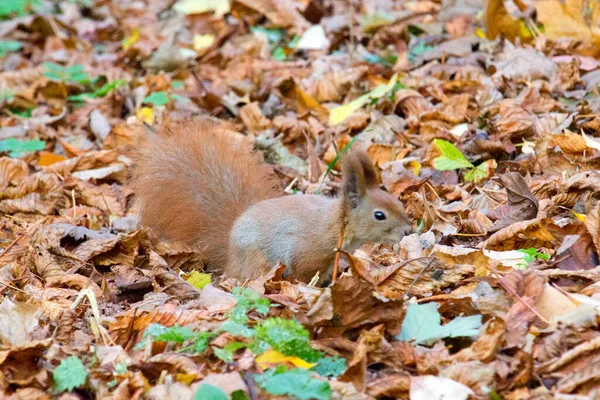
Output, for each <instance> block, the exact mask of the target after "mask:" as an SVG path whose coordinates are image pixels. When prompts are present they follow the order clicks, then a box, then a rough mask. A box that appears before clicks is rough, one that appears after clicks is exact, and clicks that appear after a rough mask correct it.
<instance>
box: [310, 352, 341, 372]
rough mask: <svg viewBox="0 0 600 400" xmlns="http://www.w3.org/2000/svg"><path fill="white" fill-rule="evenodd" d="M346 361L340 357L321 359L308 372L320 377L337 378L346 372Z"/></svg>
mask: <svg viewBox="0 0 600 400" xmlns="http://www.w3.org/2000/svg"><path fill="white" fill-rule="evenodd" d="M346 368H347V366H346V360H345V359H344V358H340V357H323V358H321V359H320V360H319V361H317V365H315V366H314V367H312V368H311V369H310V370H311V371H314V372H316V373H317V374H319V375H321V376H328V377H337V376H340V375H341V374H343V373H344V371H345V370H346Z"/></svg>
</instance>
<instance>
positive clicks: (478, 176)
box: [465, 163, 487, 182]
mask: <svg viewBox="0 0 600 400" xmlns="http://www.w3.org/2000/svg"><path fill="white" fill-rule="evenodd" d="M486 176H487V164H486V163H481V164H479V165H478V166H476V167H475V168H472V169H470V170H468V171H467V172H466V173H465V181H467V182H477V181H480V180H482V179H485V177H486Z"/></svg>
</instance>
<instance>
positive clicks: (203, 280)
mask: <svg viewBox="0 0 600 400" xmlns="http://www.w3.org/2000/svg"><path fill="white" fill-rule="evenodd" d="M185 281H186V282H187V283H189V284H190V285H192V286H193V287H195V288H198V289H200V290H202V289H204V286H206V285H208V284H209V283H210V274H204V273H202V272H198V271H193V272H192V273H191V274H190V276H188V278H187V279H186V280H185Z"/></svg>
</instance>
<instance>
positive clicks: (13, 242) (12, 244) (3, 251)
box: [0, 233, 25, 258]
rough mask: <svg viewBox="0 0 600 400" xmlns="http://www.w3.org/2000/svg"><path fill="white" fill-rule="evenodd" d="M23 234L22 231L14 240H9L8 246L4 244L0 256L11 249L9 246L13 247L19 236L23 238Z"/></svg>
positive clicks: (19, 238)
mask: <svg viewBox="0 0 600 400" xmlns="http://www.w3.org/2000/svg"><path fill="white" fill-rule="evenodd" d="M23 236H25V235H24V234H22V233H19V236H17V238H16V239H15V240H13V241H12V242H10V244H9V245H8V246H6V247H5V248H4V250H2V253H0V258H2V257H3V256H4V255H5V254H6V253H7V252H8V251H9V250H10V249H11V247H13V246H14V245H15V244H17V242H18V241H19V240H21V238H23Z"/></svg>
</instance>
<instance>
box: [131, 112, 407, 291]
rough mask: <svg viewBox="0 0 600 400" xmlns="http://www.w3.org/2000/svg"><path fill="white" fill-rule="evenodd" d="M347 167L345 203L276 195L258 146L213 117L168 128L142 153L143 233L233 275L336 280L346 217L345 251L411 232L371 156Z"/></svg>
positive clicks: (137, 177)
mask: <svg viewBox="0 0 600 400" xmlns="http://www.w3.org/2000/svg"><path fill="white" fill-rule="evenodd" d="M238 139H239V140H238ZM341 165H342V196H341V197H340V198H330V197H326V196H320V195H307V194H298V195H290V196H283V197H278V194H279V193H278V191H277V190H276V184H275V177H274V176H273V174H272V172H271V169H270V168H269V167H268V166H267V165H266V164H264V163H263V161H262V157H261V155H260V154H259V153H257V152H255V151H254V150H253V148H252V145H251V143H250V142H248V141H247V140H244V139H241V138H238V137H236V135H235V134H234V133H233V132H231V131H229V130H227V129H225V128H224V127H223V126H222V125H220V124H218V123H216V122H213V121H210V120H208V119H206V120H191V121H181V122H170V123H167V124H165V125H164V126H163V127H162V128H160V130H159V132H158V133H154V134H152V135H151V137H149V138H148V140H147V142H146V143H145V144H143V145H142V146H141V148H140V149H139V150H138V154H137V157H136V159H135V166H134V172H133V183H132V187H133V190H134V193H135V195H136V197H137V199H138V204H139V211H140V220H141V223H142V224H143V225H146V226H148V227H150V228H151V229H153V230H154V231H155V232H157V233H158V234H159V235H161V236H162V237H163V238H164V239H166V240H171V241H177V242H181V243H184V244H187V245H191V246H195V247H196V248H199V249H200V250H201V251H202V252H203V254H204V255H205V256H206V261H207V263H208V264H209V265H211V266H213V267H216V268H217V269H221V270H222V271H223V272H224V274H225V275H226V276H228V277H234V278H238V279H241V280H246V279H255V278H258V277H259V276H260V275H262V274H264V273H266V272H268V271H269V270H270V269H271V268H272V267H274V266H275V265H277V263H278V262H281V263H282V264H284V265H285V266H286V269H285V271H284V276H286V277H292V278H295V279H298V280H300V281H303V282H308V281H310V280H311V278H313V277H314V276H315V274H316V273H317V272H318V273H319V274H320V277H321V280H323V279H327V278H326V276H327V273H328V272H329V274H330V273H331V269H332V268H331V267H332V266H333V261H334V257H335V248H336V246H337V242H338V238H339V235H340V229H341V227H342V223H343V220H344V218H345V220H346V221H347V225H346V228H345V232H344V241H343V246H342V248H343V249H344V250H345V251H347V252H353V251H354V250H355V249H356V248H358V247H359V246H361V245H362V244H363V243H365V242H373V243H395V242H398V241H400V239H402V237H403V236H405V235H407V234H408V233H410V231H411V224H410V220H409V218H408V216H407V214H406V211H405V209H404V206H403V205H402V203H401V202H400V201H399V200H398V199H397V198H396V197H395V196H393V195H391V194H390V193H387V192H385V191H383V190H381V189H380V187H379V182H378V178H377V172H376V170H375V167H374V166H373V163H372V162H371V160H370V159H369V157H368V156H367V154H366V153H364V152H361V151H351V152H349V153H348V154H347V155H344V156H343V157H342V158H341Z"/></svg>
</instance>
